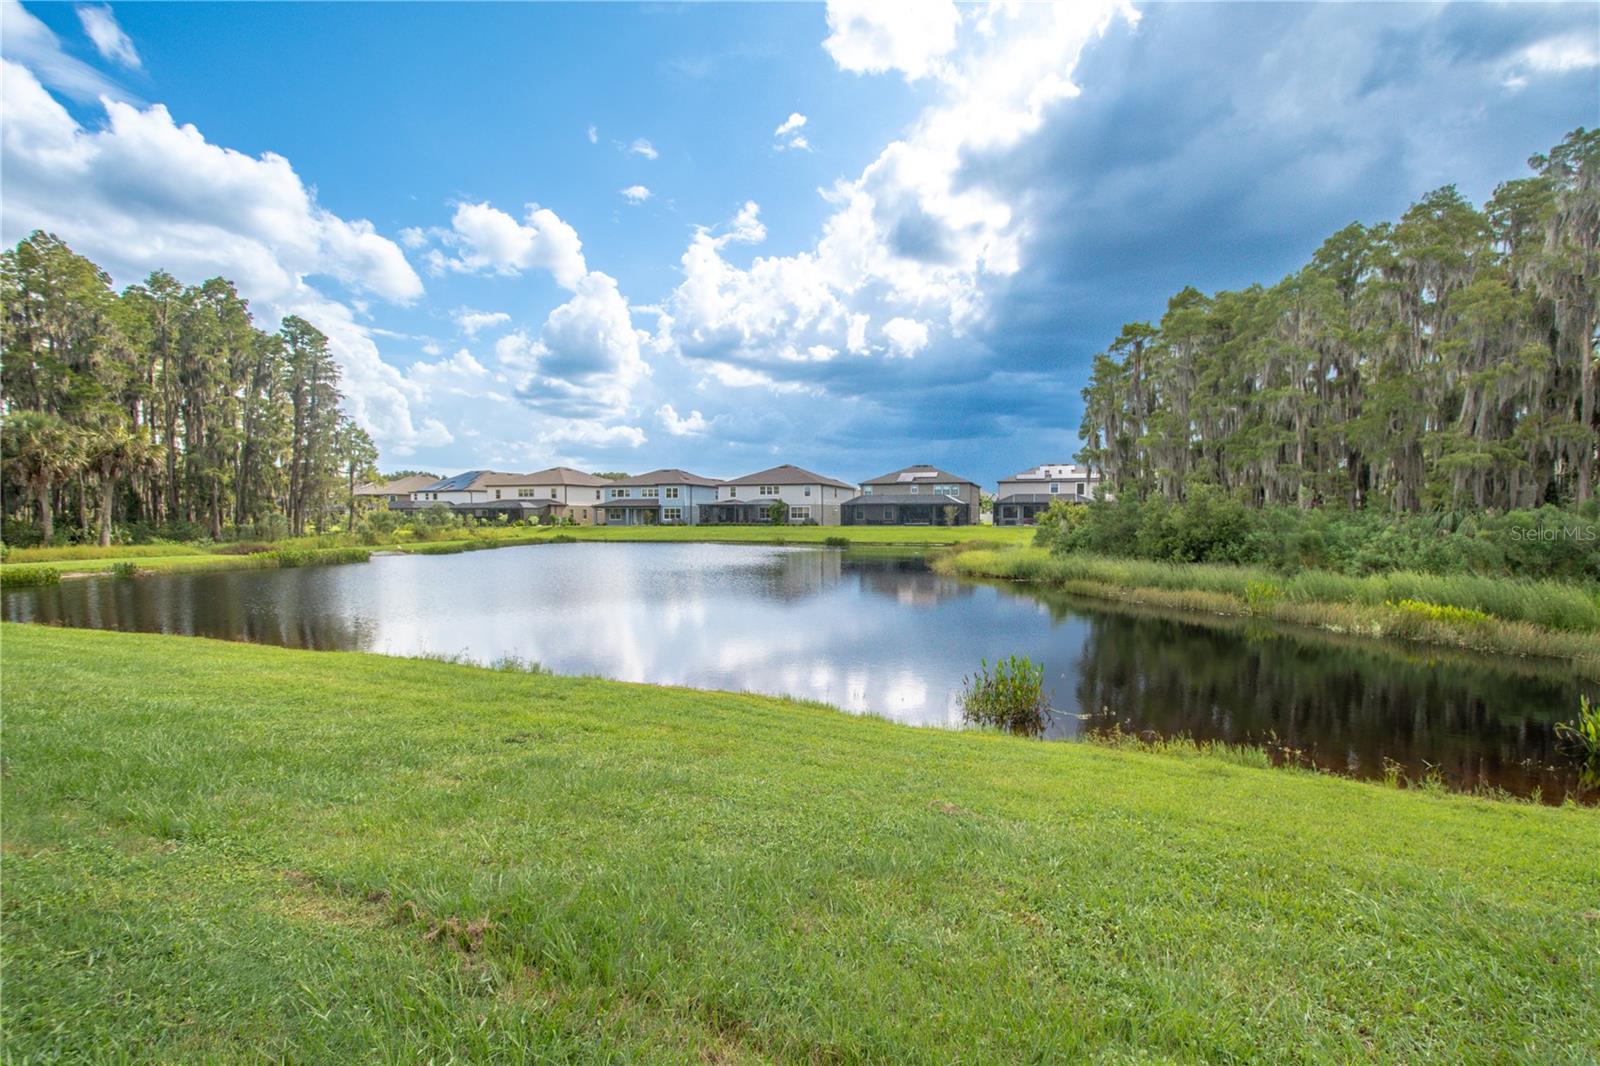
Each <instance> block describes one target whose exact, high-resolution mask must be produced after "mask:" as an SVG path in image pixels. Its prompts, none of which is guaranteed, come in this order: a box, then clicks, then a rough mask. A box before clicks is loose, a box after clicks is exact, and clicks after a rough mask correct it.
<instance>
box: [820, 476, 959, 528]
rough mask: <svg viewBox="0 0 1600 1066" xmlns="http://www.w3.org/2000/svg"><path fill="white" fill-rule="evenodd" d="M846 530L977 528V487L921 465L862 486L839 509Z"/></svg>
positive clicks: (873, 479)
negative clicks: (885, 527)
mask: <svg viewBox="0 0 1600 1066" xmlns="http://www.w3.org/2000/svg"><path fill="white" fill-rule="evenodd" d="M839 510H840V512H841V514H842V517H843V522H844V524H845V525H847V526H974V525H977V524H978V514H979V502H978V483H977V482H976V481H972V480H971V479H969V478H964V477H961V476H959V475H957V474H952V473H950V472H948V471H945V470H940V469H939V468H938V467H936V466H928V465H926V464H920V465H917V466H908V467H906V468H905V469H904V470H896V471H894V472H893V473H890V474H883V475H882V476H880V477H875V478H868V479H867V480H866V481H863V482H862V483H861V495H859V496H856V497H854V498H852V499H849V500H846V501H845V502H844V503H843V504H842V505H841V506H840V508H839Z"/></svg>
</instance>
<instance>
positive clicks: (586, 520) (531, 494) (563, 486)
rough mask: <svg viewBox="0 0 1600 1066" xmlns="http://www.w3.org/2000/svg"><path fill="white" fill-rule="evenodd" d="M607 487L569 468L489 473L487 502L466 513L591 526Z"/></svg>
mask: <svg viewBox="0 0 1600 1066" xmlns="http://www.w3.org/2000/svg"><path fill="white" fill-rule="evenodd" d="M610 484H611V482H609V481H607V480H606V479H605V478H603V477H596V476H595V475H593V474H586V473H584V472H583V471H582V470H574V469H572V468H571V467H570V466H553V467H551V468H550V469H548V470H538V471H535V472H534V473H531V474H489V475H488V476H486V477H485V478H484V479H483V486H484V488H486V489H487V490H488V492H489V498H488V500H487V501H486V502H484V503H481V504H473V505H471V509H470V511H469V513H472V514H474V515H478V516H479V517H490V516H495V515H500V514H508V515H510V516H511V517H512V518H516V519H522V520H524V521H537V522H561V521H565V520H567V519H571V520H572V521H573V522H576V523H577V524H578V525H583V526H587V525H593V524H594V523H595V522H596V521H598V513H599V509H600V506H601V503H602V502H603V493H604V491H605V486H607V485H610ZM460 509H463V508H458V510H460Z"/></svg>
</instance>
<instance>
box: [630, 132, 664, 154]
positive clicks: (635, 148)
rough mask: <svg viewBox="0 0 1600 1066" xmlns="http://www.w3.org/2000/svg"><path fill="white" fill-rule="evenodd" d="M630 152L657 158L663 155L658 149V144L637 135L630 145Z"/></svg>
mask: <svg viewBox="0 0 1600 1066" xmlns="http://www.w3.org/2000/svg"><path fill="white" fill-rule="evenodd" d="M628 154H630V155H640V156H644V157H645V158H646V159H655V158H657V157H658V156H660V155H661V153H660V152H658V151H656V146H655V145H653V144H651V143H650V142H649V141H647V140H645V139H644V138H643V137H635V138H634V139H633V143H632V144H630V145H628Z"/></svg>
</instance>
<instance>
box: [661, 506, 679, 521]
mask: <svg viewBox="0 0 1600 1066" xmlns="http://www.w3.org/2000/svg"><path fill="white" fill-rule="evenodd" d="M661 521H663V522H682V521H683V508H682V507H663V508H661Z"/></svg>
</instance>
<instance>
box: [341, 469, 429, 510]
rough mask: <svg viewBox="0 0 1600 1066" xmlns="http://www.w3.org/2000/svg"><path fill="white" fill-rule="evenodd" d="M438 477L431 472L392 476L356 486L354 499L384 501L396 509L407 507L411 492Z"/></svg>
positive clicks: (370, 501)
mask: <svg viewBox="0 0 1600 1066" xmlns="http://www.w3.org/2000/svg"><path fill="white" fill-rule="evenodd" d="M438 480H439V479H438V478H436V477H434V476H433V475H432V474H408V475H406V476H405V477H397V478H393V479H392V480H389V481H377V482H372V483H369V484H366V485H357V486H356V499H358V500H364V501H367V502H369V503H374V504H375V503H378V502H382V503H386V504H388V505H390V506H391V507H394V508H395V509H396V510H404V509H407V508H408V506H409V505H410V503H411V494H412V493H413V492H417V491H418V490H420V489H423V488H425V487H426V486H428V485H432V484H434V483H435V482H437V481H438Z"/></svg>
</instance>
